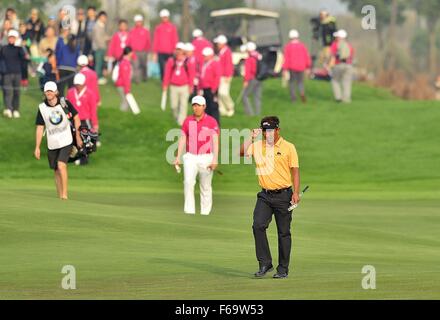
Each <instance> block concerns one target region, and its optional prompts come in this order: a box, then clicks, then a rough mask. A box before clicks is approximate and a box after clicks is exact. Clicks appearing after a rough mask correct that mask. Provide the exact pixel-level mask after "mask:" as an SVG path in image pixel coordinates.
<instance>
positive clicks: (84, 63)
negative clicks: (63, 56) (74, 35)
mask: <svg viewBox="0 0 440 320" xmlns="http://www.w3.org/2000/svg"><path fill="white" fill-rule="evenodd" d="M76 63H77V64H78V65H79V66H87V65H88V64H89V58H87V56H86V55H84V54H82V55H80V56H79V57H78V59H77V60H76Z"/></svg>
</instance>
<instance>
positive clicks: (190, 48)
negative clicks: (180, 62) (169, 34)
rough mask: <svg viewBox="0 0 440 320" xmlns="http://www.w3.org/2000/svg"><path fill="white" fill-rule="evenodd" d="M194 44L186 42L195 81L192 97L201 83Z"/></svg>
mask: <svg viewBox="0 0 440 320" xmlns="http://www.w3.org/2000/svg"><path fill="white" fill-rule="evenodd" d="M194 50H195V48H194V46H193V44H192V43H191V42H187V43H185V55H186V61H187V64H188V68H189V70H190V72H191V73H192V75H193V77H192V78H193V82H192V83H191V95H192V96H191V99H192V98H193V97H195V96H196V95H197V86H198V84H199V75H198V74H197V59H196V56H195V55H194Z"/></svg>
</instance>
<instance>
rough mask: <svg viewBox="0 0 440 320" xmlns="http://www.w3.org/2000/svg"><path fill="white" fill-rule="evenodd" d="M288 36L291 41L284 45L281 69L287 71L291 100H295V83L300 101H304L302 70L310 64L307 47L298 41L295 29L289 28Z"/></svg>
mask: <svg viewBox="0 0 440 320" xmlns="http://www.w3.org/2000/svg"><path fill="white" fill-rule="evenodd" d="M289 38H290V39H291V41H290V42H289V43H288V44H286V46H285V47H284V64H283V71H284V72H285V73H289V84H290V86H289V88H290V97H291V99H292V101H293V102H294V101H296V94H295V83H296V84H297V86H298V90H299V93H300V96H301V100H302V102H306V95H305V89H304V71H305V70H306V69H309V68H310V67H311V66H312V59H311V58H310V55H309V51H308V50H307V47H306V46H305V45H304V43H302V42H301V41H299V33H298V31H297V30H290V32H289Z"/></svg>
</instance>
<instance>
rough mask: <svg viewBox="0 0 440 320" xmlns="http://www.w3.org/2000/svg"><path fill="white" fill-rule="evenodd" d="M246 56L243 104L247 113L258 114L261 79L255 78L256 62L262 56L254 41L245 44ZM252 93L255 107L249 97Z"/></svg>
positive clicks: (259, 109)
mask: <svg viewBox="0 0 440 320" xmlns="http://www.w3.org/2000/svg"><path fill="white" fill-rule="evenodd" d="M246 49H247V52H248V58H247V59H246V60H245V62H244V81H243V105H244V111H245V113H246V114H247V115H250V116H253V115H259V114H260V113H261V81H260V80H259V79H257V71H258V63H259V61H260V60H261V59H262V56H261V55H260V54H259V53H258V51H257V45H256V44H255V43H254V42H248V43H247V44H246ZM251 93H252V94H253V97H254V104H255V108H253V107H252V104H251V102H250V99H249V95H250V94H251Z"/></svg>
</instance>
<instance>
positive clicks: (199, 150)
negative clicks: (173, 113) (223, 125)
mask: <svg viewBox="0 0 440 320" xmlns="http://www.w3.org/2000/svg"><path fill="white" fill-rule="evenodd" d="M182 134H184V135H186V152H189V153H192V154H207V153H212V152H213V141H212V137H213V136H214V135H219V134H220V129H219V126H218V123H217V120H215V119H214V118H213V117H211V116H210V115H208V114H206V113H205V114H204V115H203V117H202V119H200V120H199V121H197V120H196V118H195V116H194V115H190V116H188V117H186V119H185V121H184V122H183V124H182Z"/></svg>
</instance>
